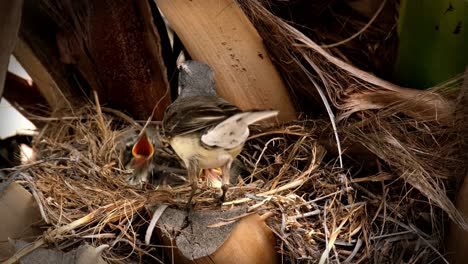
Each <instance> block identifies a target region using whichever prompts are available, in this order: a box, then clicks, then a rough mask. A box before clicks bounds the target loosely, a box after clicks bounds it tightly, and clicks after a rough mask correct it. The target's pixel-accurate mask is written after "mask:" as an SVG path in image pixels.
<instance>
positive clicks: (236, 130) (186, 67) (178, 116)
mask: <svg viewBox="0 0 468 264" xmlns="http://www.w3.org/2000/svg"><path fill="white" fill-rule="evenodd" d="M179 71H180V72H179V97H178V98H177V99H176V100H175V101H174V102H173V103H172V104H171V105H170V106H169V107H168V108H167V110H166V113H165V116H164V120H163V129H164V134H165V136H166V137H167V139H168V140H169V144H170V145H171V146H172V148H173V149H174V151H175V152H176V154H177V155H178V156H179V157H180V158H181V159H182V161H183V162H184V164H185V166H186V168H187V171H188V180H189V182H190V183H191V184H192V192H191V195H190V198H189V201H188V205H189V206H190V205H191V200H192V197H193V195H194V194H195V191H196V189H197V188H198V185H197V174H198V172H199V169H200V168H202V169H206V170H207V171H208V172H210V173H211V172H212V170H211V169H214V168H219V167H220V168H221V172H222V180H221V182H222V195H221V198H220V201H223V200H224V199H225V194H226V191H227V189H228V185H229V180H230V169H231V165H232V162H233V161H234V159H235V157H236V156H237V155H239V153H240V152H241V150H242V148H243V146H244V143H245V141H246V140H247V138H248V137H249V127H248V126H249V125H251V124H253V123H255V122H257V121H260V120H263V119H266V118H270V117H274V116H276V115H278V111H275V110H253V111H241V110H240V109H239V108H237V107H236V106H234V105H232V104H230V103H229V102H227V101H226V100H224V99H222V98H221V97H219V96H218V94H217V92H216V87H215V80H214V72H213V70H212V69H211V68H210V66H208V65H207V64H205V63H202V62H199V61H186V62H185V63H182V64H181V65H180V66H179Z"/></svg>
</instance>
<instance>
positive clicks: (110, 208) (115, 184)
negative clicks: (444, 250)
mask: <svg viewBox="0 0 468 264" xmlns="http://www.w3.org/2000/svg"><path fill="white" fill-rule="evenodd" d="M97 109H98V110H99V108H97ZM114 113H115V112H114ZM374 118H377V116H375V117H374ZM369 120H370V121H369V122H370V123H372V124H375V122H374V121H376V120H372V119H369ZM399 120H400V122H401V123H398V124H394V123H390V122H388V120H385V119H382V120H380V123H379V127H380V128H381V127H385V128H388V129H389V130H383V131H387V132H388V134H387V136H386V137H381V136H380V135H379V133H380V132H381V130H379V131H372V130H371V128H372V127H373V126H370V127H367V128H366V125H365V124H361V125H359V126H358V127H359V129H357V130H353V129H356V128H355V127H354V128H353V126H352V125H350V126H349V127H343V129H344V130H343V133H344V131H347V132H346V133H345V134H346V135H348V136H351V135H354V138H353V137H349V138H350V139H349V140H350V144H349V146H352V145H353V144H354V143H356V142H357V141H356V140H359V141H360V143H362V144H364V145H370V146H368V148H369V149H372V146H374V147H375V153H374V154H377V156H379V153H380V154H382V153H386V152H388V151H391V150H392V146H395V144H396V143H398V144H401V145H402V146H408V145H412V146H413V147H415V148H418V149H419V150H420V151H424V150H425V151H432V150H431V149H430V146H420V145H418V144H419V143H421V142H423V141H427V140H435V138H431V139H428V138H424V139H421V138H420V136H421V133H422V134H425V133H428V131H424V130H422V131H419V132H418V131H414V134H407V135H404V137H402V136H400V137H398V136H395V135H392V134H391V132H392V131H391V129H403V128H405V127H407V126H408V123H410V122H409V121H408V120H411V119H409V118H408V119H407V121H405V120H403V119H399ZM407 122H408V123H407ZM123 123H125V121H122V120H121V119H120V118H119V117H118V116H115V115H114V114H106V113H102V112H101V111H96V110H95V108H83V109H82V110H80V112H78V113H77V112H75V113H74V114H73V115H70V116H67V117H63V116H62V118H59V119H57V120H56V121H51V122H50V123H49V124H48V125H47V127H46V128H45V129H44V130H43V131H42V133H41V134H40V136H39V138H38V142H37V144H36V147H37V149H38V151H39V153H38V154H39V155H40V157H39V160H38V161H36V162H35V163H33V164H29V165H25V166H23V167H20V168H17V170H16V171H15V172H14V175H15V176H16V177H13V176H12V178H11V179H15V180H20V182H22V183H23V184H24V185H25V186H27V187H28V188H29V189H30V190H31V192H32V193H33V194H34V197H35V199H36V201H37V203H38V204H39V206H40V209H41V210H40V211H41V214H42V217H43V219H44V220H45V222H46V224H45V225H44V228H47V229H48V231H46V232H45V234H44V236H43V237H42V238H41V239H40V240H39V241H37V242H36V246H37V245H39V244H43V243H47V242H54V244H55V245H56V246H57V247H58V248H60V249H62V250H68V249H71V248H73V247H76V246H78V245H79V244H80V243H81V242H82V241H86V242H88V243H91V244H93V245H95V246H100V245H104V244H105V245H108V246H109V248H108V249H106V250H105V251H104V252H103V256H104V257H105V258H106V259H107V260H108V261H110V262H121V261H124V262H125V261H128V260H136V261H142V260H143V261H144V260H147V261H154V260H156V259H157V260H161V259H163V258H164V257H163V256H161V254H163V253H162V251H161V250H160V249H161V248H163V247H165V246H161V245H145V244H144V242H143V238H142V237H143V234H144V232H145V231H146V228H147V226H148V221H149V220H150V219H151V212H150V210H149V209H148V208H151V206H153V205H155V204H156V203H161V202H164V203H167V204H169V205H170V206H172V207H179V208H180V207H183V206H185V202H186V199H187V197H188V195H189V193H190V187H189V185H188V184H183V185H182V186H179V187H174V188H165V189H161V188H159V187H157V186H154V185H151V184H146V185H144V186H131V185H129V184H127V183H126V181H125V178H126V176H128V175H129V173H131V172H129V171H126V170H125V169H124V167H123V165H122V164H121V163H120V161H119V151H120V150H119V149H118V147H117V146H118V144H117V141H118V139H119V138H120V137H121V135H122V134H125V133H126V132H128V130H129V129H134V128H131V126H128V125H123V126H122V124H123ZM410 124H411V123H410ZM418 125H421V124H419V123H418ZM329 126H330V125H329V122H327V120H302V121H296V122H293V123H290V124H285V125H282V126H279V127H255V128H254V129H253V130H254V131H253V133H252V134H253V135H252V137H251V139H250V140H249V141H248V143H247V144H246V147H245V149H244V151H243V152H242V154H241V155H240V160H241V161H242V163H243V164H245V166H246V167H247V168H248V170H249V171H250V172H251V173H250V175H249V176H248V177H245V178H243V179H239V183H238V184H237V186H235V187H232V188H231V189H230V191H229V192H228V201H227V202H226V203H225V204H224V205H225V206H224V207H223V208H224V209H229V208H232V207H236V206H240V205H248V206H249V210H250V211H253V212H258V213H259V214H264V213H268V214H270V215H271V216H270V217H269V218H268V219H267V224H268V225H269V226H270V227H271V229H272V230H273V232H274V233H275V234H276V236H277V242H278V244H277V248H278V251H279V252H280V253H281V254H282V257H283V258H284V259H286V260H289V261H291V262H299V263H300V262H313V263H316V262H317V261H319V260H321V261H322V262H323V261H325V260H326V259H329V260H331V261H334V262H338V260H339V261H340V262H342V261H345V260H347V261H350V262H353V263H358V262H363V263H365V262H371V261H378V263H384V262H390V263H395V262H398V261H400V260H402V261H405V262H406V263H417V262H425V263H426V262H428V261H429V260H433V259H435V258H436V259H440V258H442V255H441V254H440V253H439V250H440V246H441V242H442V239H443V235H444V230H445V229H444V228H445V227H444V225H445V221H444V220H445V219H446V216H445V215H444V214H443V212H442V210H440V209H438V208H437V207H434V206H432V205H431V199H429V198H427V197H426V196H425V195H423V194H422V193H423V192H420V191H418V190H416V189H415V188H414V187H413V186H412V184H411V181H408V178H407V177H408V176H405V173H413V174H414V175H417V174H418V173H419V171H418V169H419V168H417V167H411V166H414V165H415V164H416V163H417V161H419V160H421V157H419V156H418V155H417V154H414V153H413V152H411V151H410V150H408V152H407V153H404V154H400V156H396V158H397V160H391V159H389V160H385V159H386V158H388V157H387V156H385V154H382V155H381V156H379V157H375V159H374V158H372V159H369V160H367V161H366V160H363V159H362V158H361V157H359V156H354V157H351V156H350V158H349V159H347V160H352V159H354V160H355V161H350V163H349V164H346V165H347V167H353V166H354V169H353V170H350V171H345V170H342V169H337V168H336V163H337V160H336V155H331V154H330V155H327V154H326V150H325V148H324V147H323V146H322V145H327V144H329V143H327V142H328V141H329V140H328V138H329V137H330V135H329V134H330V133H331V132H330V131H331V130H330V129H329ZM354 126H356V125H354ZM129 127H130V128H129ZM395 127H397V128H395ZM426 128H427V129H430V128H429V127H426ZM366 129H367V130H366ZM393 132H398V131H394V130H393ZM362 133H364V134H365V135H366V136H367V138H368V140H367V141H365V140H364V141H363V139H364V137H362V136H361V137H360V135H362ZM396 135H399V134H396ZM400 135H401V134H400ZM436 136H437V135H436ZM401 138H406V140H407V141H408V142H402V141H400V140H401ZM390 139H391V140H393V142H390V143H392V144H390V143H389V140H390ZM412 140H413V141H414V142H411V141H412ZM319 142H320V143H319ZM321 143H323V144H321ZM389 144H390V145H389ZM424 148H425V149H424ZM394 151H395V149H394ZM369 153H371V154H372V152H369ZM416 153H419V152H416ZM392 154H395V153H392ZM426 154H427V155H426ZM422 155H423V156H424V157H425V158H426V161H427V162H430V160H427V159H430V158H431V157H433V159H437V160H438V162H440V160H439V157H437V156H436V154H434V153H432V154H431V155H429V153H423V154H422ZM390 156H391V155H390ZM402 158H404V159H402ZM372 160H373V161H374V163H373V162H371V161H372ZM408 160H409V161H408ZM414 160H416V161H414ZM412 161H413V163H411V162H412ZM398 162H400V163H401V164H400V166H398V164H397V163H398ZM405 162H409V163H410V164H404V163H405ZM414 162H416V163H414ZM408 166H409V169H411V171H408V170H405V169H404V168H406V167H408ZM430 168H432V167H429V169H430ZM351 174H353V175H351ZM422 182H424V181H422ZM445 183H447V180H444V179H442V178H437V183H436V186H437V187H438V188H444V184H445ZM422 188H426V187H424V186H423V187H422ZM427 188H429V187H427ZM429 189H430V188H429ZM218 192H219V190H216V189H212V188H209V187H204V188H202V190H201V192H200V193H198V194H197V196H196V197H195V201H196V202H197V204H198V205H199V206H198V207H197V210H210V209H214V207H215V206H216V205H215V200H214V198H213V197H215V196H216V195H217V193H218ZM214 193H216V195H214Z"/></svg>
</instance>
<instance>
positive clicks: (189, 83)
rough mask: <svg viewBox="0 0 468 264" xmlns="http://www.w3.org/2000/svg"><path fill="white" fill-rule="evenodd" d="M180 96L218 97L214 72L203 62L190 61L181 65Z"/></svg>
mask: <svg viewBox="0 0 468 264" xmlns="http://www.w3.org/2000/svg"><path fill="white" fill-rule="evenodd" d="M178 68H179V96H180V97H193V96H217V93H216V87H215V80H214V72H213V70H212V69H211V67H210V66H209V65H208V64H206V63H203V62H200V61H194V60H189V61H185V62H184V63H182V64H180V65H179V67H178Z"/></svg>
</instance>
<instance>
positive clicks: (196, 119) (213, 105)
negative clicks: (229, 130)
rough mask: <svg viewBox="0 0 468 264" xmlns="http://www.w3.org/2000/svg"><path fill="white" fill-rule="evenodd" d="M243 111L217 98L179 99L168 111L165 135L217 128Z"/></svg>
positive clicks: (164, 124) (196, 97)
mask: <svg viewBox="0 0 468 264" xmlns="http://www.w3.org/2000/svg"><path fill="white" fill-rule="evenodd" d="M240 112H241V110H240V109H239V108H237V107H236V106H234V105H232V104H230V103H228V102H227V101H226V100H224V99H222V98H220V97H216V96H209V97H208V96H194V97H184V98H178V99H177V100H176V101H174V103H172V104H171V105H170V106H169V107H168V108H167V110H166V113H165V115H164V120H163V126H164V133H165V135H166V136H169V137H173V136H176V135H184V134H188V133H192V132H197V131H201V130H204V129H207V128H210V127H212V126H215V125H217V124H219V123H220V122H222V121H223V120H225V119H227V118H228V117H230V116H232V115H235V114H237V113H240Z"/></svg>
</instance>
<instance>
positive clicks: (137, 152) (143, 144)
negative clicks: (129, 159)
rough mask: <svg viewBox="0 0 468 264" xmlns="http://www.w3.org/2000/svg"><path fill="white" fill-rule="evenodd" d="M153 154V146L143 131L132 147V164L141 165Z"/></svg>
mask: <svg viewBox="0 0 468 264" xmlns="http://www.w3.org/2000/svg"><path fill="white" fill-rule="evenodd" d="M153 154H154V146H153V144H152V143H151V141H150V140H149V138H148V136H147V135H146V132H143V134H142V135H141V137H140V138H139V139H138V141H137V142H136V143H135V145H134V146H133V148H132V156H133V166H135V167H139V166H143V165H144V164H145V163H146V162H147V161H148V160H150V159H151V158H152V157H153Z"/></svg>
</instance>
